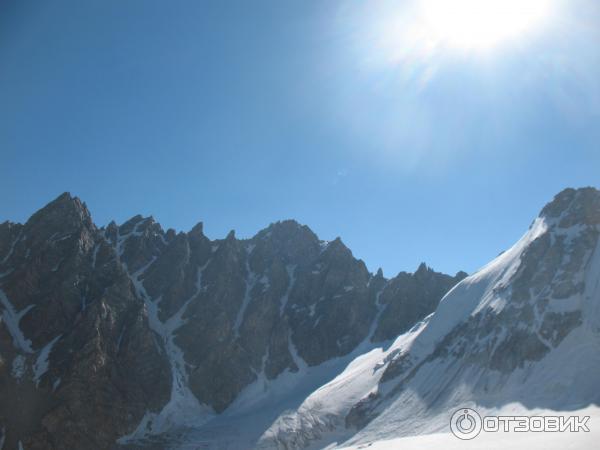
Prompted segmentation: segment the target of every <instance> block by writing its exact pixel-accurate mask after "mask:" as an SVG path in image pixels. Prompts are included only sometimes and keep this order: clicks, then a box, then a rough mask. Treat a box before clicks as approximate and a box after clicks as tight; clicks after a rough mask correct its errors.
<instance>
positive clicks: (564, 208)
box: [540, 187, 600, 228]
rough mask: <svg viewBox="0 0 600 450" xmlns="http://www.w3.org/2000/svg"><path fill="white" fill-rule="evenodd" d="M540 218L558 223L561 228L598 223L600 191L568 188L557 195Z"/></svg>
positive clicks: (590, 188)
mask: <svg viewBox="0 0 600 450" xmlns="http://www.w3.org/2000/svg"><path fill="white" fill-rule="evenodd" d="M540 217H542V218H547V219H554V220H556V221H558V224H559V226H560V227H561V228H566V227H569V226H572V225H575V224H582V225H583V224H586V225H597V224H599V223H600V191H598V190H597V189H595V188H593V187H585V188H580V189H572V188H568V189H565V190H564V191H562V192H560V193H559V194H557V195H556V196H555V197H554V199H553V200H552V201H551V202H550V203H548V204H547V205H546V206H545V207H544V209H543V210H542V212H541V214H540Z"/></svg>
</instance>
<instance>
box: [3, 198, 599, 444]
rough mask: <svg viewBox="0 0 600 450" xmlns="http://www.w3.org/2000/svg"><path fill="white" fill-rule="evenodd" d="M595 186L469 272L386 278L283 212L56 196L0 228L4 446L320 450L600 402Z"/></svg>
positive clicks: (556, 206)
mask: <svg viewBox="0 0 600 450" xmlns="http://www.w3.org/2000/svg"><path fill="white" fill-rule="evenodd" d="M599 235H600V192H599V191H597V190H596V189H594V188H583V189H577V190H575V189H567V190H565V191H563V192H561V193H560V194H558V195H557V196H556V197H555V198H554V200H552V201H551V202H550V203H549V204H548V205H546V206H545V207H544V208H543V210H542V211H541V213H540V215H539V216H538V217H537V218H536V219H535V220H534V222H533V223H532V225H531V227H530V229H529V230H528V231H527V232H526V234H525V235H524V236H523V238H521V240H519V241H518V242H517V243H516V244H515V245H514V246H513V247H512V248H511V249H509V250H507V251H505V252H504V253H502V254H501V255H499V256H498V257H497V258H495V259H494V260H493V261H492V262H490V263H489V264H488V265H486V266H485V267H483V268H482V269H480V270H479V271H477V272H476V273H475V274H473V275H471V276H467V274H466V273H464V272H459V273H457V274H456V275H454V276H451V275H446V274H442V273H438V272H435V271H434V270H432V269H431V268H429V267H427V266H426V265H425V264H421V265H420V266H419V267H418V269H417V270H416V271H415V272H414V273H408V272H401V273H400V274H398V275H397V276H396V277H394V278H391V279H387V278H385V277H384V276H383V273H382V271H381V270H379V271H378V272H377V273H370V272H369V271H368V269H367V267H366V266H365V264H364V262H363V261H361V260H359V259H357V258H355V257H354V256H353V254H352V252H351V251H350V250H349V249H348V248H347V247H346V246H345V245H344V243H343V242H342V241H341V239H339V238H337V239H335V240H333V241H330V242H328V241H322V240H320V239H319V238H318V237H317V236H316V235H315V234H314V233H313V232H312V231H311V230H310V229H309V228H308V227H307V226H304V225H300V224H298V223H297V222H295V221H293V220H287V221H282V222H277V223H273V224H271V225H270V226H269V227H267V228H266V229H264V230H262V231H260V232H258V233H257V234H256V235H255V236H254V237H252V238H250V239H238V238H236V236H235V233H234V232H233V231H232V232H230V233H229V234H228V235H227V237H226V238H225V239H220V240H210V239H209V238H207V237H206V236H205V235H204V233H203V227H202V224H201V223H199V224H198V225H196V226H195V227H194V228H193V229H192V230H191V231H189V232H187V233H183V232H180V233H177V232H175V231H174V230H167V231H164V230H163V228H162V227H161V226H160V225H159V224H158V223H156V222H155V221H154V219H153V218H152V217H142V216H135V217H133V218H132V219H130V220H128V221H127V222H125V223H123V224H121V225H117V224H115V223H114V222H113V223H110V224H109V225H107V226H106V227H102V228H100V227H98V226H96V225H95V224H94V222H93V221H92V218H91V215H90V213H89V211H88V209H87V207H86V205H85V204H84V203H83V202H82V201H81V200H79V199H78V198H76V197H73V196H71V195H70V194H68V193H65V194H63V195H61V196H60V197H58V198H57V199H55V200H54V201H52V202H51V203H49V204H48V205H46V206H45V207H44V208H42V209H40V210H39V211H38V212H36V213H35V214H33V215H32V216H31V218H30V219H29V220H28V221H27V222H26V223H25V224H15V223H11V222H5V223H3V224H0V314H1V315H0V400H2V401H1V402H0V449H2V448H5V449H13V448H15V449H17V448H24V449H72V448H78V449H109V448H190V449H192V448H210V449H241V450H248V449H252V448H257V449H301V448H314V449H320V448H325V447H326V446H334V447H335V446H341V447H343V446H346V447H348V446H356V448H358V447H359V446H363V445H370V444H371V443H373V442H375V441H379V440H384V439H393V438H397V437H401V436H411V435H418V434H429V433H435V432H440V431H442V430H445V429H447V428H448V411H450V410H452V409H453V408H454V409H456V408H459V407H463V406H466V405H476V406H477V407H478V408H481V409H485V408H489V409H493V408H498V407H502V406H505V405H510V404H513V403H518V404H519V405H521V406H522V407H523V408H532V409H533V408H551V409H555V410H556V409H559V410H576V409H578V408H584V407H586V406H589V405H597V404H598V401H599V400H600V390H599V387H600V385H599V383H600V351H599V350H600V249H598V247H599V245H598V241H599Z"/></svg>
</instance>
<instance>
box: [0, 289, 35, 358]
mask: <svg viewBox="0 0 600 450" xmlns="http://www.w3.org/2000/svg"><path fill="white" fill-rule="evenodd" d="M0 303H1V304H2V306H3V307H4V311H3V312H2V316H0V317H1V319H2V320H1V321H0V322H4V324H5V325H6V328H7V329H8V332H9V333H10V335H11V337H12V340H13V345H14V346H15V347H16V348H18V349H19V350H21V351H22V352H25V353H33V349H32V348H31V341H30V340H29V339H27V338H25V335H24V334H23V332H22V331H21V328H20V327H19V322H20V321H21V319H22V318H23V316H24V315H25V314H27V312H29V310H31V308H33V307H34V306H35V305H29V306H27V307H25V308H23V309H22V310H21V311H19V312H17V311H15V309H14V308H13V306H12V304H11V303H10V301H9V300H8V297H7V296H6V294H5V293H4V291H3V290H2V289H0Z"/></svg>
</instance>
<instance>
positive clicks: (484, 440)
mask: <svg viewBox="0 0 600 450" xmlns="http://www.w3.org/2000/svg"><path fill="white" fill-rule="evenodd" d="M493 413H494V414H497V415H504V416H506V415H515V414H517V413H525V414H530V415H537V416H554V415H556V414H557V412H556V411H552V410H533V411H529V410H525V411H524V410H523V408H514V407H510V408H504V409H502V410H495V411H493ZM569 414H574V415H577V416H579V417H586V416H587V417H589V418H590V420H589V421H588V422H587V423H588V427H589V429H590V432H589V433H588V432H564V433H554V432H548V433H523V432H515V431H512V432H503V431H502V432H498V433H482V434H480V435H479V436H477V438H476V439H473V440H468V441H465V440H460V439H457V438H456V437H455V436H454V435H452V434H451V433H435V434H427V435H419V436H411V437H404V438H397V439H390V440H381V441H374V442H372V443H369V444H366V446H365V445H353V446H351V447H345V448H344V450H360V449H365V448H368V449H369V450H398V449H402V450H434V449H435V450H438V449H444V450H506V449H511V450H567V449H573V450H574V449H584V450H587V449H592V448H596V446H597V443H598V436H599V435H600V408H598V407H596V406H592V407H588V408H585V409H581V410H577V411H574V412H570V413H569Z"/></svg>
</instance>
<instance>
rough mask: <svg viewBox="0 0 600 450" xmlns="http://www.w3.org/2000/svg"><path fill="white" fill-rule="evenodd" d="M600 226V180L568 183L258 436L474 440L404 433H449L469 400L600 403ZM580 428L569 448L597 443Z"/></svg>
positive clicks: (269, 444) (574, 405) (338, 442)
mask: <svg viewBox="0 0 600 450" xmlns="http://www.w3.org/2000/svg"><path fill="white" fill-rule="evenodd" d="M599 235H600V192H598V191H597V190H595V189H591V188H588V189H580V190H573V189H568V190H566V191H563V192H562V193H560V194H559V195H558V196H556V197H555V199H554V200H553V201H552V202H551V203H550V204H549V205H547V206H546V207H545V208H544V209H543V210H542V212H541V214H540V215H539V217H538V218H537V219H536V220H535V221H534V222H533V224H532V225H531V227H530V229H529V230H528V231H527V233H526V234H525V235H524V236H523V237H522V238H521V239H520V240H519V242H517V243H516V244H515V245H514V246H513V247H512V248H511V249H509V250H508V251H506V252H504V253H503V254H501V255H500V256H498V257H497V258H496V259H495V260H493V261H492V262H491V263H489V264H488V265H486V266H485V267H483V268H482V269H481V270H479V271H478V272H477V273H475V274H473V275H472V276H470V277H468V278H466V279H464V280H463V281H462V282H460V283H459V284H458V285H456V286H455V287H454V288H453V289H452V290H451V291H450V292H449V293H448V294H447V295H446V296H445V297H444V298H443V299H442V301H441V303H440V304H439V306H438V308H437V310H436V311H435V312H434V313H433V314H431V315H430V316H428V317H427V318H426V319H424V320H423V321H421V322H420V323H418V324H417V325H415V326H414V327H413V328H412V329H411V330H410V331H409V332H407V333H405V334H403V335H401V336H400V337H398V338H397V339H396V340H395V341H394V342H393V344H392V345H391V346H389V347H383V348H375V349H373V350H372V351H371V352H369V353H367V354H364V355H362V356H360V357H359V358H357V359H355V360H354V361H353V362H352V363H351V364H350V365H349V366H348V367H347V368H346V369H345V370H344V371H343V372H342V373H341V374H339V375H338V376H337V377H336V378H335V379H333V380H332V381H331V382H329V383H327V384H325V385H324V386H322V387H320V388H319V389H318V390H317V391H315V392H314V393H312V394H311V395H310V396H308V397H307V398H306V399H305V400H304V401H303V403H302V404H301V405H300V406H299V407H298V408H296V409H294V410H290V411H287V412H286V413H285V414H283V415H281V416H280V417H278V418H277V419H276V420H275V421H274V422H273V424H272V425H271V426H270V427H269V429H268V430H267V431H266V432H265V433H264V434H263V435H262V437H261V441H260V445H259V448H263V449H270V448H285V449H292V448H304V447H307V446H310V447H311V448H324V447H326V446H328V445H332V447H337V446H340V447H349V448H365V446H370V445H371V444H373V443H374V442H375V443H377V442H379V443H380V444H377V445H375V446H374V447H373V448H400V447H401V446H402V448H404V447H407V448H417V445H419V443H420V444H421V445H428V446H431V447H432V448H433V447H435V445H445V444H443V443H444V442H446V443H450V442H454V444H456V442H459V443H461V445H463V446H456V445H455V447H454V448H459V447H460V448H466V447H464V445H465V444H464V443H463V442H462V441H459V440H458V439H456V438H453V437H452V438H451V439H454V441H451V440H443V439H438V440H436V438H434V439H429V440H427V439H420V440H415V439H413V440H412V441H410V440H405V439H404V440H403V439H399V438H402V437H408V436H416V435H428V434H432V433H447V432H448V429H449V418H450V416H451V414H452V412H453V411H456V410H457V409H459V408H463V407H472V408H474V409H476V410H477V411H479V412H481V413H485V412H486V411H487V412H489V411H495V412H497V411H507V410H508V411H510V413H511V415H517V414H519V413H522V414H524V413H525V412H527V411H532V410H533V411H535V410H538V411H539V410H553V411H577V410H580V409H583V408H590V407H591V408H592V409H593V408H595V406H594V405H596V408H597V405H598V404H599V402H600V245H599ZM597 411H598V410H597V409H594V412H595V415H596V416H598V412H597ZM584 434H585V433H584ZM578 438H579V439H583V440H582V441H574V440H573V439H572V440H571V442H570V445H571V446H572V448H589V447H586V445H589V444H590V442H591V440H590V439H587V441H586V440H585V439H586V438H585V436H584V435H580V436H579V437H578ZM392 439H396V441H389V442H390V443H389V444H386V441H387V440H392ZM499 439H500V440H499V441H498V442H504V443H505V444H507V443H508V442H512V443H513V444H515V442H521V445H522V447H519V448H525V447H528V448H529V447H530V446H531V444H532V443H534V442H532V441H531V439H529V440H526V439H525V440H524V439H521V441H503V440H502V439H501V438H499ZM455 441H456V442H455ZM548 441H549V440H548V439H546V440H545V441H544V442H546V443H548ZM483 442H487V443H488V445H489V444H490V442H493V437H489V438H488V439H487V441H483ZM556 442H563V443H564V442H566V441H565V440H562V441H556ZM577 442H579V443H580V445H581V446H579V447H577ZM586 442H587V444H586ZM428 443H429V444H428ZM436 443H437V444H436ZM395 445H396V446H397V447H396V446H395ZM411 445H412V447H410V446H411ZM482 445H483V447H477V448H492V446H488V447H486V446H485V444H483V443H482ZM448 446H450V445H448ZM473 448H474V447H473ZM495 448H500V447H495ZM539 448H542V447H539Z"/></svg>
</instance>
